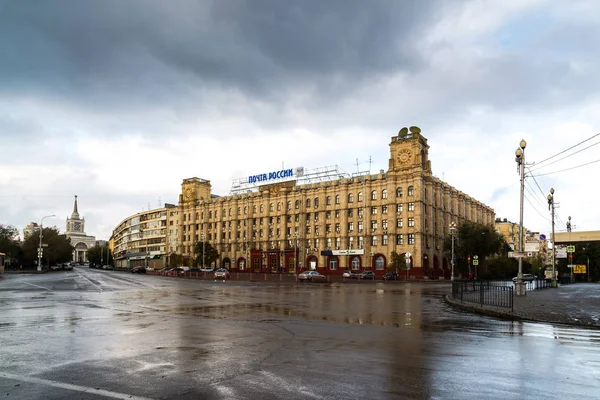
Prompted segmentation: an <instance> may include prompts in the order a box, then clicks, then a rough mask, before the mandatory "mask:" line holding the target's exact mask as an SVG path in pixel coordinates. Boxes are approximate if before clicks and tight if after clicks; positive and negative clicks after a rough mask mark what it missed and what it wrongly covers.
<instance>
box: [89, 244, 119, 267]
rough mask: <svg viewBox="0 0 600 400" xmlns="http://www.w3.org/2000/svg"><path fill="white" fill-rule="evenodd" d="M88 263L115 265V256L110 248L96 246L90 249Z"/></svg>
mask: <svg viewBox="0 0 600 400" xmlns="http://www.w3.org/2000/svg"><path fill="white" fill-rule="evenodd" d="M87 258H88V261H89V262H91V263H93V264H96V265H107V264H108V265H114V259H113V254H112V253H111V251H110V249H109V248H108V246H94V247H91V248H89V249H88V252H87Z"/></svg>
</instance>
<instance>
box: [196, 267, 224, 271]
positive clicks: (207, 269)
mask: <svg viewBox="0 0 600 400" xmlns="http://www.w3.org/2000/svg"><path fill="white" fill-rule="evenodd" d="M221 269H224V268H221ZM200 271H202V272H213V271H214V269H212V268H200Z"/></svg>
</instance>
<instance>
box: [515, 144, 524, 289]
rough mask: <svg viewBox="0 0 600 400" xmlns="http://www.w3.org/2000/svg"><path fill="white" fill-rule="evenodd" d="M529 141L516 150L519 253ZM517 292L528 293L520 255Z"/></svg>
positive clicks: (521, 248) (521, 240)
mask: <svg viewBox="0 0 600 400" xmlns="http://www.w3.org/2000/svg"><path fill="white" fill-rule="evenodd" d="M526 146H527V142H526V141H525V139H521V142H520V143H519V147H518V148H517V150H516V151H515V156H516V158H515V161H516V162H517V165H518V171H519V175H520V178H521V179H520V180H521V191H520V199H519V200H520V202H519V203H520V204H519V205H520V207H519V253H521V254H522V253H523V199H524V197H525V147H526ZM515 289H516V290H515V294H516V295H517V296H526V295H527V286H526V285H525V282H523V257H519V272H518V274H517V282H516V283H515Z"/></svg>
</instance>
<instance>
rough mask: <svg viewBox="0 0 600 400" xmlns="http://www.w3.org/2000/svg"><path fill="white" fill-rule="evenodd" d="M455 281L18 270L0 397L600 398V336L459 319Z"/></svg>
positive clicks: (9, 302)
mask: <svg viewBox="0 0 600 400" xmlns="http://www.w3.org/2000/svg"><path fill="white" fill-rule="evenodd" d="M448 290H449V285H448V284H440V283H409V284H405V283H385V284H384V283H376V284H374V283H361V284H333V285H328V284H275V283H269V284H268V283H252V282H235V281H230V282H221V281H218V282H203V281H194V280H186V279H177V278H167V277H158V276H145V275H132V274H127V273H123V272H115V271H98V270H92V269H87V268H76V269H75V270H74V271H65V272H56V273H47V274H43V275H7V277H6V278H5V279H4V280H2V281H0V349H1V351H0V365H1V367H2V368H1V369H0V396H2V397H4V398H6V399H11V398H14V399H65V398H68V399H107V398H117V399H136V398H137V399H139V398H150V399H388V398H390V399H391V398H406V399H428V398H435V399H482V398H486V399H495V398H501V399H527V398H531V399H546V398H547V399H557V398H559V399H570V398H578V399H598V398H600V331H598V330H585V329H577V328H572V327H565V326H553V325H549V324H540V323H527V322H510V321H500V320H495V319H492V318H488V317H482V316H479V315H471V314H464V313H461V312H459V311H455V310H454V309H452V308H450V307H449V306H447V305H445V304H444V303H443V302H442V301H441V295H442V294H444V293H446V292H447V291H448Z"/></svg>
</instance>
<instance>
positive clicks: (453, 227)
mask: <svg viewBox="0 0 600 400" xmlns="http://www.w3.org/2000/svg"><path fill="white" fill-rule="evenodd" d="M450 236H451V237H452V260H451V261H450V264H451V265H452V272H451V275H450V280H451V281H454V236H456V224H455V223H454V221H452V222H451V223H450Z"/></svg>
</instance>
